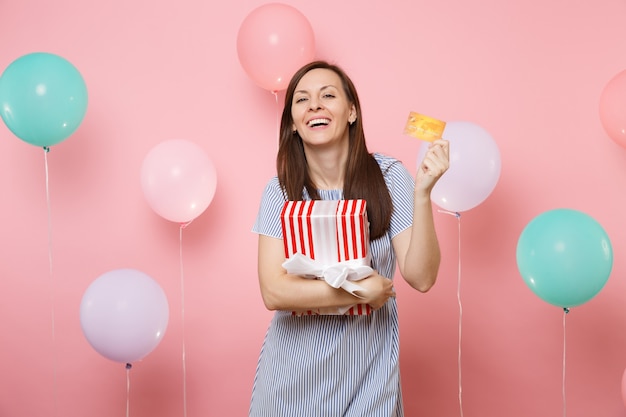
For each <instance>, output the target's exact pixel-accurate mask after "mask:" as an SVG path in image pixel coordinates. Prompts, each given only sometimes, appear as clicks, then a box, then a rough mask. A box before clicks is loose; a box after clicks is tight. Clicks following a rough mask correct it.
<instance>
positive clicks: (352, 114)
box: [348, 104, 356, 124]
mask: <svg viewBox="0 0 626 417" xmlns="http://www.w3.org/2000/svg"><path fill="white" fill-rule="evenodd" d="M355 121H356V107H355V106H354V104H353V105H352V107H351V108H350V115H349V116H348V122H350V124H352V123H354V122H355Z"/></svg>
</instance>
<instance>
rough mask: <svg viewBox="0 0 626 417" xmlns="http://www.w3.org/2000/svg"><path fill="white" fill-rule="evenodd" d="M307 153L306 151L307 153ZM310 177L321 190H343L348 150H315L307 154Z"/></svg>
mask: <svg viewBox="0 0 626 417" xmlns="http://www.w3.org/2000/svg"><path fill="white" fill-rule="evenodd" d="M305 152H306V151H305ZM306 157H307V165H308V169H309V176H310V177H311V180H312V181H313V184H315V187H316V188H317V189H320V190H342V189H343V180H344V173H345V169H346V162H347V159H348V154H347V149H346V150H345V151H344V150H343V149H338V148H335V149H332V150H327V151H320V150H317V149H316V150H315V151H314V152H306Z"/></svg>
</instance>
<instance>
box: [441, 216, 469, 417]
mask: <svg viewBox="0 0 626 417" xmlns="http://www.w3.org/2000/svg"><path fill="white" fill-rule="evenodd" d="M438 211H439V212H440V213H445V214H450V215H453V216H455V217H456V218H457V225H458V236H459V238H458V254H459V255H458V263H457V264H458V270H457V290H456V298H457V301H458V304H459V354H458V357H457V363H458V373H459V411H460V414H461V417H463V384H462V382H461V381H462V378H461V336H462V334H463V304H462V303H461V214H460V213H458V212H453V211H447V210H438Z"/></svg>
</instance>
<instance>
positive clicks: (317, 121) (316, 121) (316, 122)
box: [307, 119, 330, 126]
mask: <svg viewBox="0 0 626 417" xmlns="http://www.w3.org/2000/svg"><path fill="white" fill-rule="evenodd" d="M328 123H330V119H313V120H309V123H307V125H308V126H316V125H327V124H328Z"/></svg>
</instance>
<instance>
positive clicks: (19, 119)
mask: <svg viewBox="0 0 626 417" xmlns="http://www.w3.org/2000/svg"><path fill="white" fill-rule="evenodd" d="M86 111H87V87H86V85H85V81H84V80H83V77H82V76H81V74H80V72H78V70H77V69H76V68H75V67H74V66H73V65H72V64H71V63H70V62H69V61H67V60H66V59H65V58H62V57H60V56H58V55H54V54H50V53H45V52H35V53H31V54H27V55H24V56H21V57H20V58H18V59H16V60H15V61H13V62H12V63H11V64H10V65H9V66H8V67H7V68H6V69H5V70H4V72H3V73H2V75H1V76H0V116H1V117H2V120H3V121H4V123H5V124H6V125H7V127H8V128H9V129H10V130H11V132H13V133H14V134H15V136H17V137H18V138H19V139H21V140H23V141H24V142H27V143H30V144H32V145H36V146H42V147H47V146H52V145H55V144H57V143H59V142H62V141H63V140H65V139H67V138H68V137H69V136H70V135H71V134H72V133H74V131H75V130H76V129H77V128H78V126H79V125H80V124H81V122H82V120H83V118H84V116H85V113H86Z"/></svg>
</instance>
